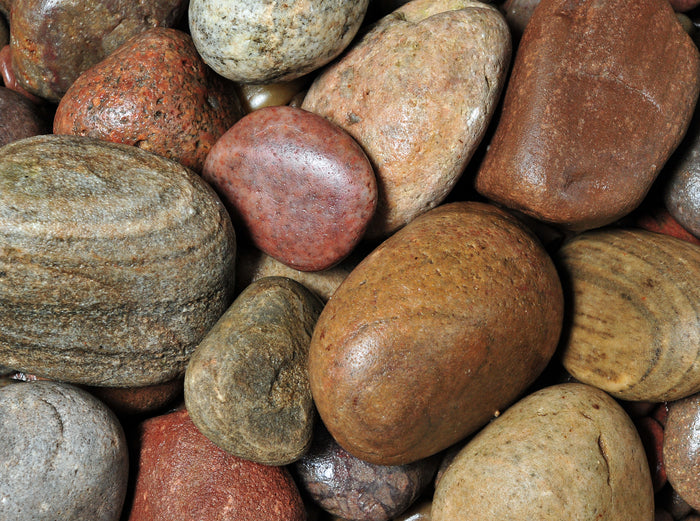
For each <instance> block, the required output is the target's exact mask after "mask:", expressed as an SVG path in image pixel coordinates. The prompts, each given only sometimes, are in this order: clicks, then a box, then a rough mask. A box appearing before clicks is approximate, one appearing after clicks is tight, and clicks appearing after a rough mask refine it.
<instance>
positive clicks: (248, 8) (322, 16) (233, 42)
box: [189, 0, 368, 83]
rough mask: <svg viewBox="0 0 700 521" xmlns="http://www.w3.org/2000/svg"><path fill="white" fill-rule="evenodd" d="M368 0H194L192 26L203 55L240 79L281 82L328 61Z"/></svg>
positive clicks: (340, 47) (349, 36)
mask: <svg viewBox="0 0 700 521" xmlns="http://www.w3.org/2000/svg"><path fill="white" fill-rule="evenodd" d="M367 4H368V0H298V1H296V2H268V1H265V0H225V1H220V0H216V1H215V0H191V1H190V7H189V22H190V23H189V26H190V30H191V33H192V38H193V39H194V43H195V45H196V46H197V50H198V51H199V53H200V54H201V55H202V58H203V59H204V61H205V62H206V63H207V64H209V66H210V67H211V68H212V69H214V70H215V71H216V72H218V73H219V74H221V75H222V76H223V77H225V78H229V79H231V80H234V81H237V82H241V83H278V82H282V81H289V80H292V79H295V78H298V77H300V76H302V75H304V74H307V73H309V72H311V71H313V70H315V69H318V68H320V67H321V66H323V65H325V64H327V63H328V62H330V61H331V60H332V59H333V58H335V57H336V56H338V54H340V53H341V52H342V51H343V50H344V49H345V47H347V45H348V44H349V43H350V41H351V40H352V39H353V37H354V36H355V34H356V33H357V31H358V29H359V28H360V24H361V23H362V20H363V18H364V15H365V12H366V11H367Z"/></svg>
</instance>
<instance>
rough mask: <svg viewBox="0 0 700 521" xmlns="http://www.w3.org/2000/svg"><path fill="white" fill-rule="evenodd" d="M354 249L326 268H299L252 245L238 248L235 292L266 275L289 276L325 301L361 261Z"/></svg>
mask: <svg viewBox="0 0 700 521" xmlns="http://www.w3.org/2000/svg"><path fill="white" fill-rule="evenodd" d="M360 260H361V259H360V258H359V255H356V254H355V253H354V252H353V253H352V254H351V255H350V256H349V257H347V258H346V259H344V260H343V261H342V262H341V263H340V264H337V265H335V266H333V267H332V268H329V269H327V270H323V271H299V270H295V269H294V268H290V267H289V266H287V265H286V264H282V263H281V262H280V261H278V260H276V259H274V258H273V257H270V256H269V255H267V254H266V253H263V252H262V251H260V250H258V249H257V248H255V247H253V246H249V247H242V248H240V249H239V250H238V257H237V259H236V294H238V293H240V292H241V291H243V290H244V289H245V288H247V287H248V285H250V284H251V283H252V282H254V281H256V280H258V279H262V278H263V277H287V278H288V279H293V280H296V281H297V282H299V283H300V284H302V285H304V286H305V287H306V288H308V289H310V290H311V291H313V292H314V293H315V294H316V295H318V296H319V297H320V298H321V300H322V301H323V302H324V303H325V302H327V301H328V299H329V298H330V296H331V295H332V294H333V293H334V292H335V290H336V289H338V286H340V284H341V283H342V282H343V281H344V280H345V279H346V277H347V276H348V275H349V274H350V272H351V271H352V270H353V269H354V268H355V266H357V264H358V263H359V262H360Z"/></svg>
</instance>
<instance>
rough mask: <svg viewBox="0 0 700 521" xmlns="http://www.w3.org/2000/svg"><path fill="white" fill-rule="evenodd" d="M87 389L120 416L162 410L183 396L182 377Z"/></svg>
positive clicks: (88, 387) (87, 387)
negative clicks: (167, 380)
mask: <svg viewBox="0 0 700 521" xmlns="http://www.w3.org/2000/svg"><path fill="white" fill-rule="evenodd" d="M85 389H86V390H87V391H88V392H89V393H90V394H92V395H93V396H96V397H97V398H99V399H100V401H102V402H103V403H104V404H105V405H107V406H108V407H109V408H110V409H111V410H113V411H114V412H115V413H116V414H117V415H118V416H120V417H123V416H135V415H140V414H148V413H153V412H155V411H158V410H162V409H163V408H165V407H166V406H168V405H169V404H171V403H173V402H174V401H175V400H176V399H177V398H178V397H181V396H182V378H176V379H174V380H171V381H169V382H165V383H162V384H156V385H148V386H145V387H90V386H86V387H85Z"/></svg>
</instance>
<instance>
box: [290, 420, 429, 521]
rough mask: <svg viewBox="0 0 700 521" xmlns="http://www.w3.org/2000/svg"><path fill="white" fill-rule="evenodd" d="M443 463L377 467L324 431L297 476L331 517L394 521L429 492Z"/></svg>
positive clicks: (298, 465) (318, 433) (317, 432)
mask: <svg viewBox="0 0 700 521" xmlns="http://www.w3.org/2000/svg"><path fill="white" fill-rule="evenodd" d="M438 461H439V460H438V458H436V457H432V458H428V459H425V460H420V461H416V462H414V463H409V464H407V465H395V466H385V465H373V464H372V463H368V462H366V461H363V460H360V459H358V458H355V457H354V456H352V455H351V454H349V453H348V452H347V451H345V450H344V449H343V448H342V447H341V446H340V445H338V444H337V443H336V441H335V440H334V439H333V438H332V436H331V435H330V434H329V433H328V431H327V430H326V429H325V428H324V427H323V426H322V425H319V427H318V428H317V429H316V430H315V432H314V440H313V443H312V444H311V448H310V449H309V451H308V453H307V454H305V455H304V456H303V457H302V458H301V459H300V460H299V461H297V462H296V463H294V465H293V471H294V475H295V476H296V477H297V479H298V483H299V487H300V488H301V489H302V490H304V491H305V492H306V493H307V494H309V495H310V496H311V498H312V499H313V500H314V501H315V502H316V503H317V504H319V505H320V506H321V508H323V509H324V510H325V511H326V512H329V513H331V514H333V515H336V516H338V517H340V518H342V519H352V520H353V521H388V520H389V519H395V518H396V517H397V516H399V515H400V514H402V513H403V512H405V511H406V510H407V509H408V508H409V507H410V506H411V505H412V504H413V503H414V502H415V501H416V499H417V498H418V497H420V496H421V494H422V493H423V492H425V490H426V489H427V488H428V486H429V485H430V483H431V480H432V478H433V476H434V475H435V471H436V469H437V464H438Z"/></svg>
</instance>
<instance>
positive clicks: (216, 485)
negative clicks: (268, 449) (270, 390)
mask: <svg viewBox="0 0 700 521" xmlns="http://www.w3.org/2000/svg"><path fill="white" fill-rule="evenodd" d="M138 446H139V453H138V455H137V462H138V463H137V465H138V467H137V468H136V469H135V488H134V498H133V503H132V504H131V505H129V506H130V509H129V515H128V518H127V519H128V520H129V521H182V520H185V519H188V520H189V519H192V520H194V519H196V520H198V521H214V520H223V519H235V520H236V521H262V520H280V521H282V520H284V521H305V520H306V515H305V512H304V505H303V502H302V499H301V496H300V494H299V490H298V488H297V486H296V484H295V483H294V480H293V479H292V476H291V474H290V472H289V470H288V469H287V468H286V467H274V466H267V465H260V464H258V463H253V462H252V461H247V460H244V459H241V458H237V457H236V456H233V455H231V454H228V453H227V452H225V451H223V450H221V449H220V448H218V447H217V446H216V445H214V444H213V443H212V442H210V441H209V440H208V439H207V438H206V437H205V436H204V435H203V434H202V433H201V432H199V430H198V429H197V428H196V427H195V426H194V424H193V423H192V421H191V420H190V418H189V416H188V414H187V411H186V410H180V411H175V412H172V413H168V414H165V415H161V416H156V417H153V418H150V419H148V420H146V421H144V422H143V423H142V424H141V425H140V427H139V441H138Z"/></svg>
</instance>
